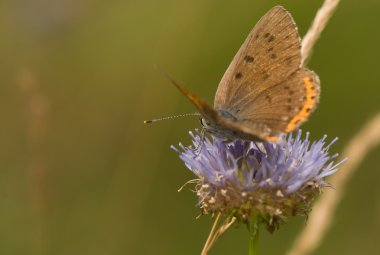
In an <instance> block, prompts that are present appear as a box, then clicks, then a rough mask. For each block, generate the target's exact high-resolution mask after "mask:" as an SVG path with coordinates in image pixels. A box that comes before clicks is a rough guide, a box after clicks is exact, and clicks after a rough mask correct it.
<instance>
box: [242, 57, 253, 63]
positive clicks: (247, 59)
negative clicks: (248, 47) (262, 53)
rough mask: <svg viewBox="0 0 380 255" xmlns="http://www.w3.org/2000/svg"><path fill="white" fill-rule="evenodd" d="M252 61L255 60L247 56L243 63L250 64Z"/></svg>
mask: <svg viewBox="0 0 380 255" xmlns="http://www.w3.org/2000/svg"><path fill="white" fill-rule="evenodd" d="M254 59H255V58H254V57H252V56H249V55H247V56H245V57H244V61H245V62H247V63H252V62H253V60H254Z"/></svg>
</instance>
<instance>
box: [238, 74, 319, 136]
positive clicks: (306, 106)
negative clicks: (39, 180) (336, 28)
mask: <svg viewBox="0 0 380 255" xmlns="http://www.w3.org/2000/svg"><path fill="white" fill-rule="evenodd" d="M319 94H320V85H319V78H318V76H317V75H316V74H315V73H314V72H313V71H310V70H308V69H306V68H301V69H299V70H298V71H296V72H295V73H294V74H292V75H291V76H289V77H288V78H287V80H285V81H283V82H281V83H280V84H277V85H275V86H273V87H271V88H269V89H267V90H264V91H263V92H261V93H260V94H259V95H257V96H256V99H255V101H254V104H252V105H251V106H249V107H247V108H246V109H245V110H244V111H243V112H242V113H241V118H242V119H241V121H245V122H246V123H247V122H248V124H246V125H248V126H250V124H249V123H263V124H265V125H266V126H267V127H269V128H270V129H271V134H272V135H275V134H279V133H284V132H286V133H287V132H291V131H292V130H294V129H296V128H297V127H298V126H299V125H300V124H302V123H303V122H304V121H305V120H307V118H308V117H309V115H310V114H311V113H312V112H313V111H314V110H315V108H316V106H317V104H318V102H319Z"/></svg>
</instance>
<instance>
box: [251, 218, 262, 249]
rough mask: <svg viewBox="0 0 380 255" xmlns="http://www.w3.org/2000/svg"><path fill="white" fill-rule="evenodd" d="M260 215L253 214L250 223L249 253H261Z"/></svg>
mask: <svg viewBox="0 0 380 255" xmlns="http://www.w3.org/2000/svg"><path fill="white" fill-rule="evenodd" d="M259 221H260V217H258V216H257V215H256V214H252V216H251V221H250V222H249V223H248V230H249V249H248V255H258V254H259V224H260V222H259Z"/></svg>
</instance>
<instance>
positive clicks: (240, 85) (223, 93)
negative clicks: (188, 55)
mask: <svg viewBox="0 0 380 255" xmlns="http://www.w3.org/2000/svg"><path fill="white" fill-rule="evenodd" d="M300 48H301V41H300V37H299V35H298V32H297V27H296V25H295V23H294V21H293V18H292V17H291V16H290V14H289V13H288V12H287V11H286V10H285V9H284V8H283V7H280V6H277V7H274V8H272V9H271V10H270V11H269V12H268V13H266V14H265V15H264V16H263V17H262V18H261V19H260V21H259V22H258V23H257V24H256V26H255V27H254V28H253V30H252V31H251V32H250V34H249V35H248V37H247V39H246V40H245V42H244V43H243V45H242V46H241V48H240V49H239V51H238V53H237V54H236V55H235V57H234V59H233V60H232V62H231V64H230V66H229V67H228V69H227V71H226V72H225V74H224V76H223V78H222V80H221V82H220V84H219V86H218V89H217V92H216V95H215V101H214V107H215V109H217V110H220V109H221V110H228V111H229V112H230V113H231V114H233V115H235V116H238V115H239V113H240V112H241V111H242V110H244V109H245V108H246V107H247V106H249V105H250V104H252V103H253V102H254V100H255V97H256V96H257V95H259V94H260V93H261V92H262V91H265V90H266V89H268V88H270V87H271V86H273V85H276V84H278V83H280V82H282V81H283V80H284V79H286V78H287V77H288V76H290V75H291V74H292V73H294V72H295V71H297V69H299V66H300V63H301V53H300Z"/></svg>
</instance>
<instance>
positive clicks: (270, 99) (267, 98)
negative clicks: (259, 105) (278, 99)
mask: <svg viewBox="0 0 380 255" xmlns="http://www.w3.org/2000/svg"><path fill="white" fill-rule="evenodd" d="M265 99H266V100H268V102H269V103H272V98H271V97H270V96H269V95H266V96H265Z"/></svg>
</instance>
